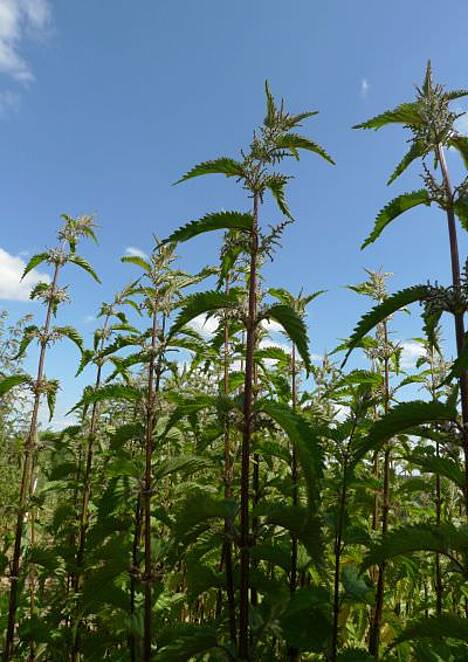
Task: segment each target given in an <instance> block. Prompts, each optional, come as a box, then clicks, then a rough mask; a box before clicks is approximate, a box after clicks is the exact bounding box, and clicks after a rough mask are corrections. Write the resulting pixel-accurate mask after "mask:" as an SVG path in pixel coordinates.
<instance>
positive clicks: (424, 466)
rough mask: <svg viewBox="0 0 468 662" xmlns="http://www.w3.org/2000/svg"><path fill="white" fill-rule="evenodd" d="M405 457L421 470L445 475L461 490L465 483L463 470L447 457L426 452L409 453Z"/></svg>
mask: <svg viewBox="0 0 468 662" xmlns="http://www.w3.org/2000/svg"><path fill="white" fill-rule="evenodd" d="M406 459H407V460H409V461H410V462H412V463H413V464H415V465H416V466H418V467H420V468H421V471H423V472H429V473H433V474H438V475H440V476H445V478H448V479H449V480H451V481H452V482H453V483H455V485H457V486H458V487H459V488H460V489H461V490H462V491H463V489H464V485H465V476H464V472H463V471H462V469H461V468H460V467H459V466H458V464H457V463H456V462H455V461H454V460H452V459H450V458H449V457H437V456H436V455H429V454H428V453H411V454H410V455H408V456H407V457H406Z"/></svg>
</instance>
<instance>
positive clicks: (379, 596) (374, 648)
mask: <svg viewBox="0 0 468 662" xmlns="http://www.w3.org/2000/svg"><path fill="white" fill-rule="evenodd" d="M383 330H384V375H383V376H384V413H385V414H388V410H389V404H390V369H389V361H388V359H389V357H388V327H387V321H386V320H385V321H384V322H383ZM390 452H391V447H390V442H387V444H386V446H385V451H384V463H383V493H382V537H383V538H384V537H385V536H386V535H387V530H388V515H389V510H390ZM385 568H386V563H385V562H384V561H382V563H380V564H379V574H378V578H377V591H376V595H375V605H374V612H373V614H372V622H371V626H370V632H369V653H370V654H371V655H373V656H374V657H376V658H378V657H379V648H380V628H381V623H382V611H383V605H384V594H385Z"/></svg>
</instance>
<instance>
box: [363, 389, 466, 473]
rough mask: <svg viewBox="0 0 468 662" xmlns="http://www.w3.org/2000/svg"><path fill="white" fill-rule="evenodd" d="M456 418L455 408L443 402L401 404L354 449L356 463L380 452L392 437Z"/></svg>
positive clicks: (414, 401) (372, 428) (378, 422)
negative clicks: (412, 429) (427, 424)
mask: <svg viewBox="0 0 468 662" xmlns="http://www.w3.org/2000/svg"><path fill="white" fill-rule="evenodd" d="M456 418H457V412H456V410H455V408H454V407H448V406H447V405H445V404H444V403H442V402H438V401H433V402H424V401H423V400H413V401H412V402H401V403H400V404H398V405H396V406H395V407H393V408H392V409H390V411H389V412H388V413H387V414H385V415H384V416H382V418H380V419H379V420H378V421H377V422H376V423H374V425H373V426H372V427H371V428H370V430H369V433H368V435H367V438H366V440H365V441H364V443H359V445H358V446H357V447H355V448H354V454H353V455H354V462H358V461H359V460H360V459H362V458H363V457H364V456H365V455H366V454H367V453H368V452H369V451H373V450H378V449H379V448H380V447H381V446H382V445H383V444H384V443H385V442H387V441H388V440H389V439H391V438H392V437H394V436H396V435H398V434H403V433H404V432H406V431H407V430H410V429H411V428H413V427H416V426H418V425H423V424H424V423H434V422H444V421H454V420H456Z"/></svg>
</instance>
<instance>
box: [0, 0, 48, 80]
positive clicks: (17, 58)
mask: <svg viewBox="0 0 468 662" xmlns="http://www.w3.org/2000/svg"><path fill="white" fill-rule="evenodd" d="M50 20H51V9H50V5H49V0H0V73H3V74H6V75H7V76H9V77H10V78H13V79H14V80H16V81H19V82H22V83H28V82H30V81H32V80H34V75H33V72H32V70H31V67H30V65H29V63H28V62H27V61H26V60H25V59H24V57H23V56H22V55H21V52H20V51H21V45H22V42H23V41H24V39H25V38H27V37H30V36H32V37H40V36H43V35H44V34H45V32H46V31H47V28H48V27H49V25H50Z"/></svg>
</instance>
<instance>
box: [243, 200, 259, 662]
mask: <svg viewBox="0 0 468 662" xmlns="http://www.w3.org/2000/svg"><path fill="white" fill-rule="evenodd" d="M259 198H260V196H259V194H258V193H257V192H254V196H253V214H252V216H253V223H252V230H251V233H250V269H249V300H248V316H247V329H246V331H247V333H246V350H245V381H244V407H243V410H244V411H243V414H244V426H243V434H242V449H241V456H242V460H241V512H240V595H239V657H240V659H241V660H248V659H249V569H250V552H249V545H250V525H249V488H250V439H251V436H252V404H253V377H254V352H255V338H256V324H257V257H258V248H259V238H258V210H259Z"/></svg>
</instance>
